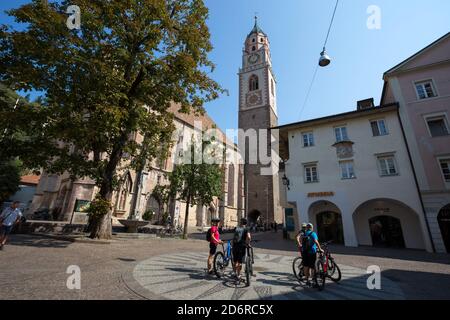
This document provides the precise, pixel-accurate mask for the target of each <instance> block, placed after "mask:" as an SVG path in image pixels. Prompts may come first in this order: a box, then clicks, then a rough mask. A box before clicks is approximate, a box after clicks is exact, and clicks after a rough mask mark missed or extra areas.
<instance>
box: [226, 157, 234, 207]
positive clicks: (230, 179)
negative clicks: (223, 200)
mask: <svg viewBox="0 0 450 320" xmlns="http://www.w3.org/2000/svg"><path fill="white" fill-rule="evenodd" d="M227 205H228V206H229V207H234V165H233V164H230V165H229V167H228V199H227Z"/></svg>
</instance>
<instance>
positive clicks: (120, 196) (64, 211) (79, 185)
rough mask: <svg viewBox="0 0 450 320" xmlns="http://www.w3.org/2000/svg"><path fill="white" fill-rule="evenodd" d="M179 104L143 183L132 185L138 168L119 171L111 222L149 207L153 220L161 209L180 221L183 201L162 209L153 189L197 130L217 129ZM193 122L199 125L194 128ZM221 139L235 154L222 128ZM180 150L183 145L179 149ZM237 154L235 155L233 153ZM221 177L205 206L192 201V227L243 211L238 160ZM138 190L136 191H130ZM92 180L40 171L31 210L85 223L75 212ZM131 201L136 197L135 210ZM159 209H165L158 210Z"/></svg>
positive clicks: (92, 189) (89, 193) (90, 192)
mask: <svg viewBox="0 0 450 320" xmlns="http://www.w3.org/2000/svg"><path fill="white" fill-rule="evenodd" d="M178 109H179V108H178V106H177V105H175V104H173V105H172V106H171V109H170V111H171V112H172V113H174V115H175V120H174V122H175V123H174V124H175V133H174V138H175V141H174V146H173V148H172V150H171V152H170V155H169V157H168V158H167V159H166V160H165V161H158V160H154V161H153V162H152V163H151V164H150V169H149V170H146V171H144V172H142V176H141V179H140V180H141V183H140V185H139V186H135V184H136V181H137V173H136V172H134V171H133V170H129V171H126V172H122V173H121V183H120V186H119V188H118V190H117V191H115V192H114V194H113V223H114V224H118V220H119V219H127V218H129V217H133V218H135V219H142V215H143V214H144V213H145V212H146V211H148V210H151V211H153V212H154V213H155V215H154V220H157V218H160V217H161V216H162V215H163V214H164V213H165V212H168V213H169V214H170V215H171V218H172V221H173V222H174V224H175V225H180V226H182V225H183V224H184V215H185V208H186V204H185V202H183V201H179V200H172V201H170V203H169V204H168V205H167V206H166V207H165V208H162V210H161V208H160V206H159V204H158V202H157V201H156V199H154V198H153V197H152V191H153V189H154V188H155V186H157V185H167V184H168V183H169V181H168V179H167V177H166V174H167V173H169V172H171V171H172V170H173V168H174V165H175V164H176V162H177V158H178V157H180V156H182V154H183V152H184V150H187V149H186V148H187V146H188V145H189V143H190V141H191V140H190V139H191V137H192V135H194V134H196V130H197V132H198V129H199V128H200V131H201V130H207V129H211V128H215V127H216V125H215V123H214V121H213V120H212V119H211V118H210V117H209V116H208V115H207V114H205V115H203V116H196V115H194V114H184V113H180V112H178ZM196 126H197V128H196ZM218 132H219V133H221V134H219V139H221V140H222V142H223V143H224V144H225V145H226V146H227V150H228V152H231V153H236V152H237V146H236V145H235V144H234V143H232V142H231V141H229V140H228V139H226V137H225V134H223V133H222V132H221V131H220V130H219V131H218ZM183 149H184V150H183ZM235 158H237V157H235ZM223 171H224V182H223V190H222V192H223V193H222V195H221V196H220V197H218V198H216V199H214V201H213V203H211V204H209V205H208V206H193V207H191V208H190V212H189V226H190V227H199V228H205V227H207V226H208V225H209V224H210V222H211V218H212V217H220V218H221V219H222V221H223V223H224V226H228V227H233V226H236V225H237V222H238V220H239V218H241V217H243V216H244V199H243V197H244V189H243V186H244V184H243V166H242V165H239V164H233V163H230V164H226V165H223ZM135 190H137V191H136V192H137V194H138V195H137V196H136V197H135V196H134V193H135ZM97 191H98V190H97V187H96V186H95V183H94V181H92V180H90V179H87V178H82V179H76V180H71V179H70V176H69V174H63V175H49V174H47V173H46V172H44V173H43V174H42V176H41V179H40V181H39V184H38V186H37V190H36V193H35V195H34V198H33V202H32V205H31V208H30V212H34V211H36V210H38V209H43V208H46V209H50V211H51V212H57V213H58V217H59V218H58V220H60V221H65V222H72V223H85V222H86V219H85V215H82V214H81V215H80V214H79V213H78V212H77V211H78V208H79V206H80V203H81V204H83V203H85V202H86V201H92V200H93V199H94V197H95V194H96V193H97ZM133 201H136V205H135V210H134V212H131V211H133V209H132V208H133ZM160 210H161V211H163V212H160Z"/></svg>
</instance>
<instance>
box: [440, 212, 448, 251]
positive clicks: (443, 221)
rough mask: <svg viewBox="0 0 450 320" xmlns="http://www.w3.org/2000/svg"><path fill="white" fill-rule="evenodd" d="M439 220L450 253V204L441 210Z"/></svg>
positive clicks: (443, 238)
mask: <svg viewBox="0 0 450 320" xmlns="http://www.w3.org/2000/svg"><path fill="white" fill-rule="evenodd" d="M438 222H439V228H440V229H441V235H442V240H443V241H444V244H445V248H446V249H447V252H448V253H450V204H449V205H447V206H445V207H444V208H443V209H442V210H441V211H439V215H438Z"/></svg>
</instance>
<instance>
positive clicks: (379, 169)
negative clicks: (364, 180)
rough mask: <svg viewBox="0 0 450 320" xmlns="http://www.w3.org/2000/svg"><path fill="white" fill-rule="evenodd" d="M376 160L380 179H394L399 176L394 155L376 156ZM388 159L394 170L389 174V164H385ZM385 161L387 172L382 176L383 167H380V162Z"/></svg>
mask: <svg viewBox="0 0 450 320" xmlns="http://www.w3.org/2000/svg"><path fill="white" fill-rule="evenodd" d="M376 158H377V167H378V173H379V175H380V177H395V176H398V175H400V171H399V169H398V164H397V159H396V157H395V154H382V155H381V154H379V155H376ZM388 159H392V162H393V164H394V169H395V173H391V172H390V171H389V170H390V168H389V164H388V163H387V161H388ZM382 160H385V161H386V162H385V164H386V169H387V170H388V173H387V174H383V167H382V165H381V161H382Z"/></svg>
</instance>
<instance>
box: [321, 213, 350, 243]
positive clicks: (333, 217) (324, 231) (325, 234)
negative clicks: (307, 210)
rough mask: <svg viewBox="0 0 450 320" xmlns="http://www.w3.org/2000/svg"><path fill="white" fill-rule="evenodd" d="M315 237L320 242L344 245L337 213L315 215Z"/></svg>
mask: <svg viewBox="0 0 450 320" xmlns="http://www.w3.org/2000/svg"><path fill="white" fill-rule="evenodd" d="M317 235H318V236H319V241H320V242H327V241H333V243H336V244H344V228H343V226H342V217H341V215H340V214H339V213H337V212H322V213H319V214H318V215H317Z"/></svg>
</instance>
